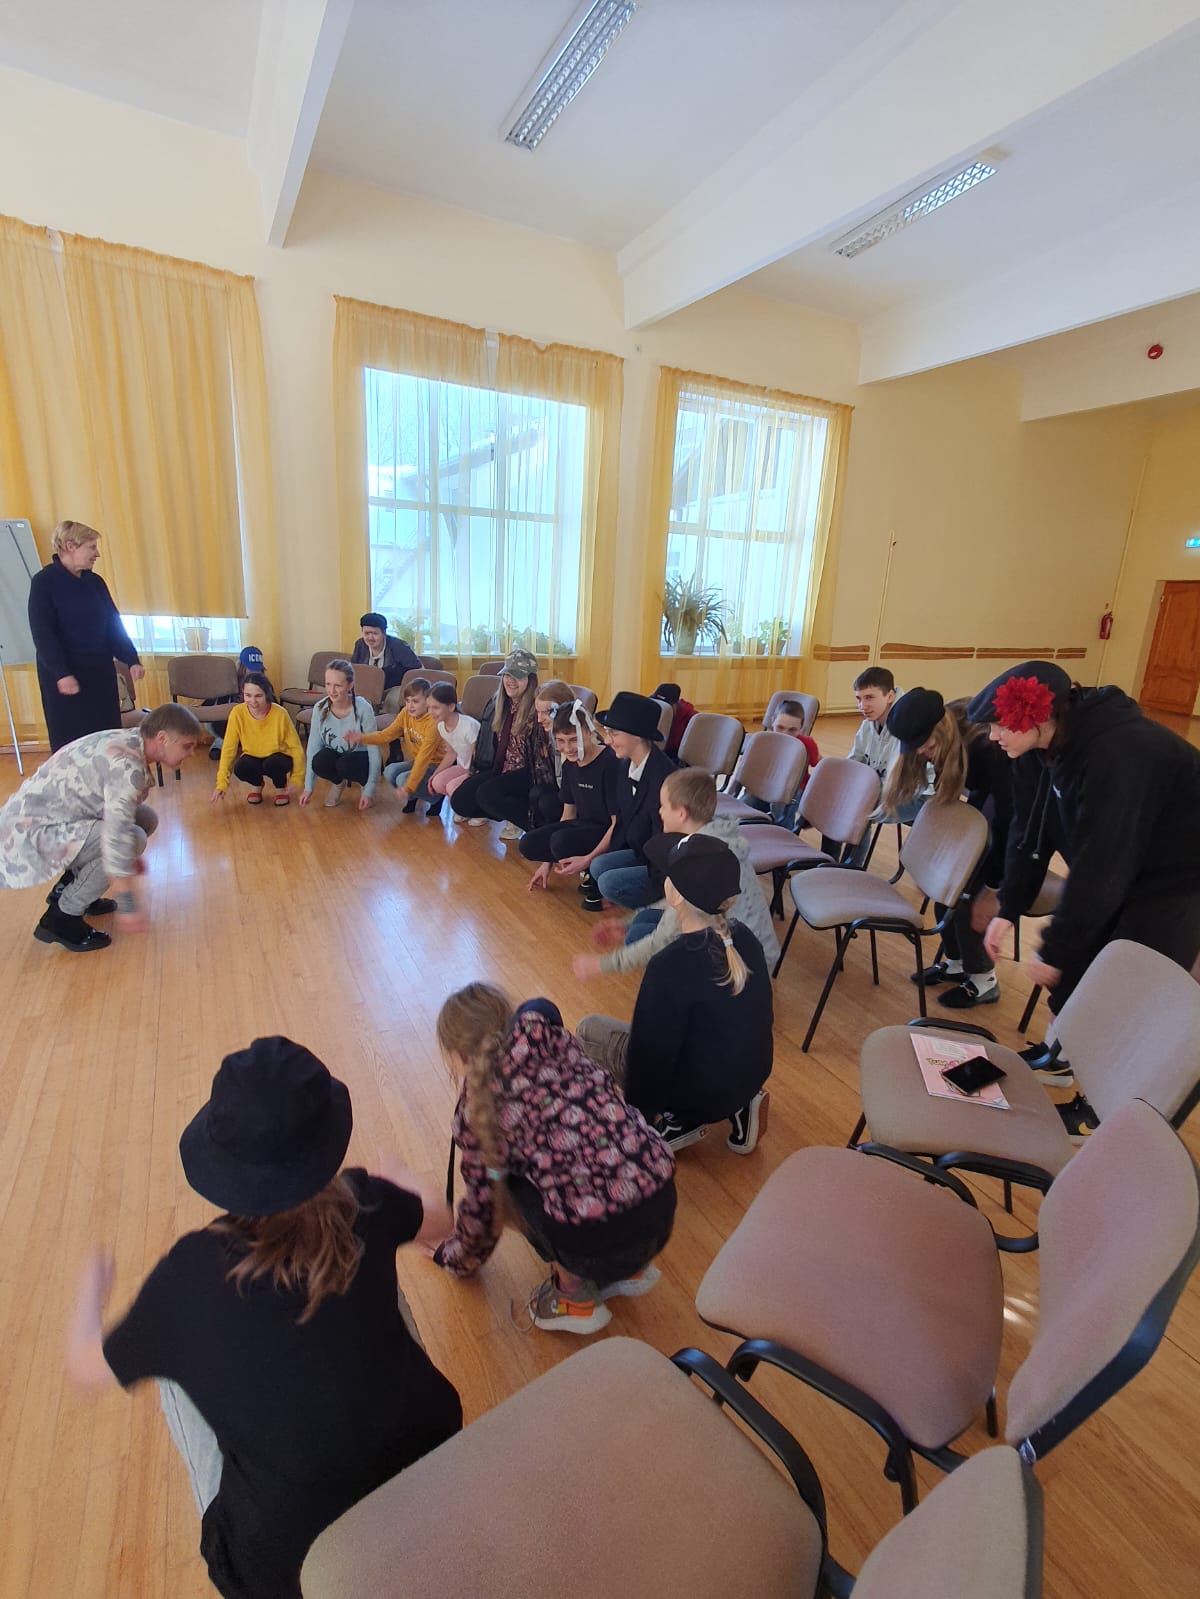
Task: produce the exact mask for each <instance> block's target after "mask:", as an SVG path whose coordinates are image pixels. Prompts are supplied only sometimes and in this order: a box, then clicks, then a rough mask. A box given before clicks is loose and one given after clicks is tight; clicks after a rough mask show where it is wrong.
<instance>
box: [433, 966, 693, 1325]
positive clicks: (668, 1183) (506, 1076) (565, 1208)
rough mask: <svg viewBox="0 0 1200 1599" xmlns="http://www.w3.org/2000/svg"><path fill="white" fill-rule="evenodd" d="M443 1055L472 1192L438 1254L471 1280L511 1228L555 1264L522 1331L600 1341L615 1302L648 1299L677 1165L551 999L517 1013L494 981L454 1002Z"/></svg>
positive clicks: (440, 1030) (668, 1221)
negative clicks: (455, 1093)
mask: <svg viewBox="0 0 1200 1599" xmlns="http://www.w3.org/2000/svg"><path fill="white" fill-rule="evenodd" d="M437 1036H438V1044H439V1046H440V1048H441V1051H442V1054H443V1056H444V1057H445V1059H446V1062H447V1064H448V1065H449V1067H450V1069H451V1071H452V1072H453V1074H454V1076H455V1078H456V1079H458V1080H459V1081H460V1082H461V1085H462V1086H461V1090H460V1093H459V1098H458V1105H457V1107H456V1108H455V1112H454V1143H455V1145H456V1146H457V1148H458V1150H459V1153H460V1156H461V1170H462V1179H463V1184H464V1187H465V1193H464V1195H463V1198H462V1200H461V1201H460V1203H459V1207H458V1214H457V1216H456V1218H455V1225H454V1232H453V1234H452V1235H451V1236H450V1237H449V1238H447V1239H446V1240H445V1242H444V1243H442V1244H441V1245H439V1247H438V1248H437V1250H436V1251H435V1252H434V1257H433V1258H434V1260H435V1261H436V1262H437V1264H438V1265H439V1266H443V1267H445V1268H446V1270H447V1271H451V1272H453V1273H454V1274H455V1275H456V1276H458V1277H469V1276H470V1275H471V1274H472V1273H474V1272H475V1271H477V1270H478V1268H479V1267H480V1266H482V1265H483V1264H484V1262H485V1261H486V1260H487V1259H488V1257H489V1256H490V1255H491V1253H492V1251H493V1249H495V1247H496V1244H497V1242H498V1241H499V1237H500V1234H501V1232H502V1231H503V1229H504V1227H505V1225H506V1223H510V1222H511V1223H512V1225H514V1226H516V1227H518V1228H519V1229H520V1231H521V1232H523V1233H524V1234H525V1236H526V1238H527V1239H528V1240H529V1242H530V1243H531V1244H532V1246H533V1248H534V1249H535V1250H536V1251H537V1253H538V1254H539V1255H540V1256H541V1258H542V1259H543V1260H544V1261H545V1262H547V1263H548V1264H549V1266H550V1274H549V1276H548V1277H547V1278H546V1280H545V1281H544V1282H543V1283H542V1284H541V1286H540V1287H538V1288H537V1289H536V1290H535V1291H534V1292H533V1294H532V1295H531V1296H530V1298H529V1302H528V1322H527V1325H526V1327H525V1330H532V1328H534V1327H541V1328H543V1329H545V1330H547V1331H558V1332H573V1333H581V1334H586V1333H593V1332H598V1331H599V1330H600V1328H602V1327H604V1326H607V1324H608V1323H609V1322H610V1321H611V1320H612V1312H611V1311H610V1310H609V1308H608V1306H607V1304H606V1303H605V1301H606V1300H608V1299H612V1298H614V1297H616V1296H617V1295H622V1294H624V1295H629V1296H636V1295H639V1294H644V1293H648V1292H649V1291H650V1289H651V1288H653V1286H654V1284H655V1283H656V1282H657V1281H658V1278H659V1273H658V1271H657V1270H656V1269H655V1267H654V1266H652V1265H651V1262H652V1261H653V1260H654V1257H655V1256H656V1255H657V1254H659V1252H660V1251H661V1250H662V1249H663V1247H664V1246H665V1244H666V1242H667V1239H668V1238H669V1237H670V1236H671V1228H672V1225H673V1223H674V1220H675V1162H674V1158H673V1156H672V1154H671V1151H670V1150H669V1149H668V1148H667V1146H666V1144H665V1143H664V1142H663V1140H662V1139H661V1138H660V1137H659V1136H658V1134H657V1133H656V1132H654V1131H653V1130H652V1129H651V1128H650V1127H649V1126H647V1124H646V1121H645V1119H644V1117H643V1116H642V1115H641V1113H640V1112H639V1111H637V1110H635V1109H634V1107H633V1106H632V1105H629V1104H627V1103H626V1102H625V1100H624V1099H623V1098H622V1096H621V1092H620V1090H619V1088H618V1087H617V1085H616V1084H615V1083H614V1081H613V1079H612V1078H611V1076H610V1075H609V1074H608V1073H607V1072H606V1071H604V1070H603V1069H602V1068H601V1067H599V1066H596V1065H594V1064H593V1063H592V1061H591V1060H589V1058H588V1056H587V1055H585V1054H584V1052H583V1050H582V1049H581V1048H580V1046H579V1044H578V1043H577V1042H576V1040H575V1038H574V1037H573V1036H572V1035H571V1033H569V1032H568V1031H567V1029H566V1028H565V1027H564V1026H563V1025H562V1017H561V1016H560V1014H559V1012H558V1009H557V1007H556V1006H554V1005H552V1004H551V1003H550V1002H549V1000H544V999H537V1000H530V1001H528V1002H527V1003H526V1004H524V1005H522V1006H521V1007H520V1009H519V1010H518V1011H517V1013H516V1015H515V1016H514V1015H513V1014H512V1006H511V1004H510V1002H509V1000H508V999H507V998H506V997H505V995H503V994H502V993H501V992H500V991H499V990H498V989H496V988H493V987H492V986H491V985H490V984H488V983H470V984H468V986H467V987H466V988H462V989H459V991H458V992H457V993H455V994H451V995H450V997H449V999H448V1000H447V1001H446V1002H445V1004H444V1005H443V1006H442V1009H441V1013H440V1015H439V1016H438V1023H437Z"/></svg>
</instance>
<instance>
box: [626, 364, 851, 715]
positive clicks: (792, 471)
mask: <svg viewBox="0 0 1200 1599" xmlns="http://www.w3.org/2000/svg"><path fill="white" fill-rule="evenodd" d="M850 415H851V408H850V407H849V406H846V405H836V404H832V403H830V402H828V401H824V400H816V399H812V398H809V397H808V396H804V395H796V394H788V393H785V392H782V391H779V390H774V389H762V388H755V387H752V386H751V385H749V384H742V383H735V382H732V381H730V380H728V379H724V378H717V377H712V376H709V375H707V374H704V373H696V372H685V371H680V370H678V369H676V368H672V367H663V368H662V369H661V372H660V375H659V386H658V405H657V411H656V417H655V432H654V451H653V457H652V466H651V487H650V496H649V501H648V505H647V521H646V530H645V539H644V550H645V568H644V572H643V575H642V594H643V597H644V598H643V612H642V638H643V647H644V655H643V660H642V672H641V676H642V684H643V686H644V688H645V689H646V690H647V691H649V690H650V689H652V688H653V687H654V686H655V685H656V684H657V683H659V682H661V681H670V682H677V683H679V684H680V686H681V688H682V690H683V694H684V697H685V698H687V699H690V700H692V701H693V702H694V703H695V704H697V705H700V706H703V707H705V708H708V709H716V710H724V709H729V710H731V711H734V712H735V713H738V714H750V713H752V712H754V711H756V710H759V709H761V707H762V706H763V705H764V704H765V703H766V701H767V699H768V698H769V697H770V693H771V691H772V690H773V689H775V688H794V689H800V690H803V691H805V692H817V693H819V692H820V691H821V688H822V686H823V683H824V676H825V667H824V666H823V665H822V664H821V663H819V662H817V661H816V659H815V656H814V650H815V648H816V647H817V646H818V645H819V644H821V643H828V637H827V636H826V635H827V634H828V627H829V616H828V613H829V611H830V609H831V604H830V594H829V585H828V584H824V583H823V581H822V579H823V575H824V572H825V570H826V567H827V565H828V564H829V555H830V550H831V545H832V541H833V538H834V536H835V535H836V526H837V521H836V518H837V508H838V500H839V494H838V490H839V486H840V484H841V482H842V479H843V475H844V465H845V456H846V448H847V441H848V437H849V426H850ZM664 611H667V612H668V613H669V618H670V620H669V625H668V626H667V627H666V628H664ZM718 624H719V628H718Z"/></svg>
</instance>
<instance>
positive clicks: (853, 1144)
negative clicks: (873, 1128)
mask: <svg viewBox="0 0 1200 1599" xmlns="http://www.w3.org/2000/svg"><path fill="white" fill-rule="evenodd" d="M866 1130H867V1118H866V1117H865V1116H860V1117H859V1118H858V1120H857V1121H856V1122H855V1124H854V1131H853V1132H852V1133H851V1134H850V1141H849V1143H848V1144H847V1145H846V1148H847V1149H857V1148H858V1141H859V1139H860V1138H861V1137H862V1135H863V1134H864V1133H865V1132H866Z"/></svg>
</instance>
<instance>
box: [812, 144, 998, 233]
mask: <svg viewBox="0 0 1200 1599" xmlns="http://www.w3.org/2000/svg"><path fill="white" fill-rule="evenodd" d="M1003 159H1004V156H1003V153H1002V152H1001V151H999V150H985V151H984V152H983V154H982V155H981V156H977V157H976V159H975V160H974V161H971V162H969V163H968V164H967V165H966V166H965V167H959V168H957V169H956V170H955V171H953V172H943V173H942V175H941V176H940V177H937V178H934V179H933V180H932V181H931V182H929V183H927V184H926V185H925V186H924V187H923V188H920V189H914V190H913V191H912V193H911V194H906V195H905V196H904V198H903V199H902V200H897V201H896V203H895V205H892V206H889V207H888V208H887V210H886V211H877V212H876V213H875V215H874V216H873V217H868V218H867V220H866V221H865V222H862V223H860V224H859V226H858V227H857V228H855V229H854V231H853V232H852V233H846V234H843V236H842V237H841V238H840V239H835V240H834V242H833V244H832V245H831V247H830V248H831V249H832V250H833V251H834V253H835V254H837V255H841V256H845V257H846V259H847V260H852V259H853V257H854V256H856V255H861V254H862V253H863V251H864V250H869V249H870V248H871V246H872V245H875V244H881V243H882V242H883V240H884V239H890V238H891V236H892V234H893V233H899V232H900V231H901V230H902V229H903V228H908V227H911V226H912V224H913V223H914V222H919V221H920V220H921V218H922V217H926V216H928V215H929V213H930V212H931V211H940V210H941V208H942V206H944V205H949V204H950V201H951V200H957V199H958V197H959V195H960V194H966V192H967V190H968V189H973V188H974V187H975V185H976V184H977V183H984V182H986V181H987V179H988V178H994V177H995V176H996V168H997V166H998V164H999V163H1000V162H1001V161H1002V160H1003Z"/></svg>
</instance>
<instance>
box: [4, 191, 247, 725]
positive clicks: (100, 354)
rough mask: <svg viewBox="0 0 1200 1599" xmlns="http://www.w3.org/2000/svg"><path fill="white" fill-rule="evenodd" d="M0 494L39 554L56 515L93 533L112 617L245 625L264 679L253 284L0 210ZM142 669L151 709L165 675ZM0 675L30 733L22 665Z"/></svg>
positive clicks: (35, 717) (31, 715)
mask: <svg viewBox="0 0 1200 1599" xmlns="http://www.w3.org/2000/svg"><path fill="white" fill-rule="evenodd" d="M0 502H2V503H3V504H4V506H5V509H6V514H8V515H10V516H24V517H27V518H28V519H29V521H30V522H31V524H32V526H33V529H34V532H35V535H36V536H37V538H38V541H39V544H40V547H41V550H42V553H43V555H44V556H45V557H46V558H47V559H48V558H49V554H50V551H49V537H50V532H51V530H52V529H53V527H54V525H55V523H57V522H59V521H61V520H63V519H64V518H68V517H69V518H73V519H75V520H78V521H83V522H88V523H90V524H91V525H92V526H94V527H97V528H99V529H100V531H101V532H102V533H104V534H106V535H107V536H106V537H105V539H104V542H103V545H102V547H101V556H102V558H101V571H102V572H103V573H104V575H105V577H106V578H107V580H108V582H109V585H110V587H111V588H112V590H113V593H114V596H115V598H116V599H117V602H118V604H119V605H120V606H121V607H122V609H123V610H125V611H127V612H131V613H139V612H140V613H157V614H160V615H172V616H188V615H193V616H232V617H236V618H239V619H244V622H245V625H244V628H243V633H244V636H245V637H247V638H249V639H250V640H252V641H253V642H254V643H256V644H258V645H259V646H260V647H261V648H262V650H263V652H264V655H265V656H266V660H267V665H268V670H272V671H276V672H277V671H278V670H279V662H278V650H279V601H278V592H277V586H278V572H277V563H276V546H275V511H274V490H273V480H272V475H271V453H270V437H269V427H268V411H267V389H266V376H265V369H264V364H263V354H262V342H261V333H260V328H259V318H258V305H257V301H256V299H255V293H254V282H253V279H250V278H242V277H236V276H234V275H233V274H231V273H225V272H217V271H215V270H213V269H211V268H209V267H206V266H200V265H196V264H194V263H192V262H187V261H177V260H173V259H171V258H169V257H165V256H158V255H152V254H150V253H149V252H147V251H144V250H133V249H126V248H125V247H123V246H120V245H111V244H106V243H104V242H103V241H99V240H92V239H84V238H80V237H77V236H74V235H71V234H66V235H62V236H61V237H60V236H57V235H53V234H50V233H48V232H47V231H46V229H44V228H37V227H31V226H29V225H27V224H25V223H23V222H18V221H16V220H15V219H13V218H9V217H0ZM145 664H146V666H147V684H146V688H145V690H143V691H140V692H139V699H140V700H141V701H142V702H143V703H146V702H150V703H156V702H157V701H158V700H160V699H163V698H166V678H165V673H160V672H158V671H157V670H156V667H155V663H154V662H153V661H147V662H146V663H145ZM13 677H14V680H16V682H17V693H16V695H15V701H16V707H15V708H16V710H17V714H18V717H19V719H20V722H21V724H22V725H21V731H22V733H23V734H28V733H30V732H34V731H36V732H41V731H42V730H43V728H42V721H41V712H40V704H39V700H38V694H37V686H36V680H35V679H34V677H33V674H32V672H31V671H30V672H26V673H14V674H13ZM26 679H27V681H26Z"/></svg>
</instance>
